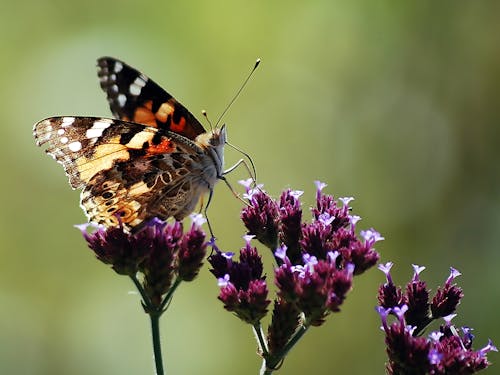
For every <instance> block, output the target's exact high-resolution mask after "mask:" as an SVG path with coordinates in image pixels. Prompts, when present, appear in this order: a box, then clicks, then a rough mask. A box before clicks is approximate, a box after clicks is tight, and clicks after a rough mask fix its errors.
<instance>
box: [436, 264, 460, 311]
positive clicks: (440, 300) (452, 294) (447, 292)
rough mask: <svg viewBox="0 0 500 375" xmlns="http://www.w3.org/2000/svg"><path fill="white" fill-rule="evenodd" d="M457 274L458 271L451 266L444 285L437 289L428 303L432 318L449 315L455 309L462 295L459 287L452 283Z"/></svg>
mask: <svg viewBox="0 0 500 375" xmlns="http://www.w3.org/2000/svg"><path fill="white" fill-rule="evenodd" d="M459 275H460V272H458V271H457V270H456V269H454V268H451V272H450V276H449V277H448V279H446V282H445V284H444V286H443V287H439V288H438V289H437V291H436V295H435V296H434V298H433V299H432V303H431V305H430V308H431V312H432V317H433V318H434V319H437V318H440V317H444V316H447V315H450V314H452V313H453V312H455V311H456V309H457V306H458V304H459V303H460V300H461V299H462V298H463V296H464V294H463V292H462V289H461V288H459V287H457V286H456V285H455V284H453V285H452V282H453V280H454V279H455V278H456V277H457V276H459Z"/></svg>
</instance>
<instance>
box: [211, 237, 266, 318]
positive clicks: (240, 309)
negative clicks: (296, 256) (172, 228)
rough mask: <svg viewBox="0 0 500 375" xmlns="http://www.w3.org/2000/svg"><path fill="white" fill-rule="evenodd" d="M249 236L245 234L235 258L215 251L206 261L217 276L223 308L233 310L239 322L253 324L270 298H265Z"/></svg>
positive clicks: (258, 259)
mask: <svg viewBox="0 0 500 375" xmlns="http://www.w3.org/2000/svg"><path fill="white" fill-rule="evenodd" d="M251 238H252V236H245V242H246V244H245V246H244V247H243V248H242V249H241V250H240V256H239V260H233V256H234V254H233V253H223V252H221V251H219V250H216V251H215V252H214V253H213V254H212V255H210V256H209V257H208V261H209V263H210V264H211V266H212V269H211V270H210V272H212V274H213V275H214V276H215V277H217V280H218V285H219V286H220V294H219V299H220V300H221V301H222V303H224V308H225V309H226V310H228V311H232V312H234V313H236V315H237V316H238V317H239V318H240V319H242V320H243V321H245V322H247V323H249V324H255V323H257V322H259V321H260V320H261V319H262V318H263V317H264V316H265V315H266V313H267V307H268V305H269V303H270V302H271V301H269V300H268V299H267V295H268V289H267V284H266V281H265V277H264V276H263V275H262V271H263V265H262V259H261V257H260V255H259V254H258V252H257V249H256V248H255V247H252V246H251V243H250V241H251Z"/></svg>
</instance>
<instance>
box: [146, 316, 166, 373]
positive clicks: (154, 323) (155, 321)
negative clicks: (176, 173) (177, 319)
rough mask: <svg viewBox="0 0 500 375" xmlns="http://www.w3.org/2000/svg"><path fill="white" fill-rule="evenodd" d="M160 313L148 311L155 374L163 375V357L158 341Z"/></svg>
mask: <svg viewBox="0 0 500 375" xmlns="http://www.w3.org/2000/svg"><path fill="white" fill-rule="evenodd" d="M160 315H161V313H153V312H152V313H150V314H149V317H150V319H151V334H152V336H153V353H154V358H155V366H156V375H163V374H164V372H163V359H162V356H161V341H160Z"/></svg>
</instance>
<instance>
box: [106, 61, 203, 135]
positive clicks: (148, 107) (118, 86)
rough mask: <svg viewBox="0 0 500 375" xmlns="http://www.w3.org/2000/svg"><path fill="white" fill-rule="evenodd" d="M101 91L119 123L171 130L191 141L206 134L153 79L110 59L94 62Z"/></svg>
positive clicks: (185, 110) (195, 120) (188, 113)
mask: <svg viewBox="0 0 500 375" xmlns="http://www.w3.org/2000/svg"><path fill="white" fill-rule="evenodd" d="M97 67H98V76H99V80H100V82H101V88H102V89H103V90H104V92H105V93H106V95H107V98H108V102H109V105H110V108H111V112H113V115H114V116H115V117H116V118H118V119H121V120H125V121H133V122H137V123H140V124H144V125H148V126H152V127H158V128H160V129H163V130H165V131H173V132H175V133H178V134H180V135H182V136H184V137H186V138H189V139H191V140H194V139H195V138H196V137H197V136H198V135H200V134H202V133H204V132H205V129H203V126H202V125H201V124H200V123H199V121H198V120H197V119H196V118H195V117H194V116H193V115H192V114H191V113H190V112H189V111H188V110H187V109H186V108H185V107H184V106H183V105H182V104H180V103H179V102H178V101H177V100H175V98H173V97H172V95H170V94H168V93H167V92H166V91H165V90H163V89H162V88H161V87H160V86H159V85H157V84H156V83H155V82H154V81H153V80H151V79H150V78H148V77H147V76H146V75H144V74H142V73H140V72H139V71H137V70H135V69H134V68H132V67H130V66H129V65H127V64H125V63H124V62H122V61H119V60H117V59H114V58H112V57H101V58H100V59H98V60H97Z"/></svg>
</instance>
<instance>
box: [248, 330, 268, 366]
mask: <svg viewBox="0 0 500 375" xmlns="http://www.w3.org/2000/svg"><path fill="white" fill-rule="evenodd" d="M252 328H253V332H254V333H255V337H257V342H258V343H259V349H260V352H261V354H262V357H264V358H266V357H267V356H269V352H268V349H267V342H266V340H265V339H264V334H263V332H262V325H261V324H260V322H258V323H255V324H254V325H253V326H252Z"/></svg>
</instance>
